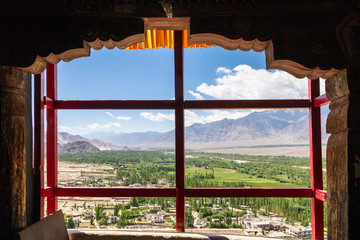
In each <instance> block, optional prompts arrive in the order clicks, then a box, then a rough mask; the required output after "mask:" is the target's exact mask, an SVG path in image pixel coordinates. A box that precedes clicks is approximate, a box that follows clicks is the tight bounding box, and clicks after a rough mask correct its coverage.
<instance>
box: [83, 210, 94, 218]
mask: <svg viewBox="0 0 360 240" xmlns="http://www.w3.org/2000/svg"><path fill="white" fill-rule="evenodd" d="M92 213H93V212H92V210H90V209H82V210H81V215H82V216H83V218H84V219H89V218H90V216H91V214H92Z"/></svg>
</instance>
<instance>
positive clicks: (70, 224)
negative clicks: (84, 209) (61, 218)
mask: <svg viewBox="0 0 360 240" xmlns="http://www.w3.org/2000/svg"><path fill="white" fill-rule="evenodd" d="M66 227H67V228H75V223H74V219H73V217H69V218H68V220H67V221H66Z"/></svg>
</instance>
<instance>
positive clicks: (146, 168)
mask: <svg viewBox="0 0 360 240" xmlns="http://www.w3.org/2000/svg"><path fill="white" fill-rule="evenodd" d="M191 155H192V156H193V157H191V158H186V166H187V167H199V168H203V169H204V168H205V169H206V170H205V171H202V172H195V173H187V174H186V178H185V181H186V183H185V184H186V186H187V187H199V188H200V187H202V188H213V187H251V184H249V183H247V184H245V183H243V182H235V181H234V182H229V181H218V180H217V179H216V178H215V174H216V173H215V172H214V169H215V168H222V169H232V170H235V171H237V172H240V173H243V174H248V175H249V176H252V177H256V178H264V179H271V180H275V181H278V182H279V183H292V184H295V185H298V186H299V187H309V186H310V171H309V169H307V167H309V158H298V157H288V156H248V155H239V154H216V153H211V154H210V153H191ZM174 159H175V155H174V153H169V152H166V153H165V152H161V151H102V152H98V153H64V154H60V155H59V160H60V161H69V162H77V163H97V164H110V165H112V166H113V167H114V169H116V177H115V178H117V179H123V180H124V185H126V186H128V185H131V184H134V183H140V184H142V185H146V184H149V183H152V184H156V183H158V182H159V180H160V179H166V180H167V181H168V183H169V185H170V187H171V186H174V185H175V160H174ZM236 160H240V161H236ZM96 181H97V182H99V181H100V180H96ZM220 199H221V200H219V199H212V198H208V199H190V200H189V202H190V206H191V207H192V208H193V209H194V210H196V211H198V212H199V213H200V217H202V216H204V217H211V216H214V215H215V214H214V213H211V209H210V208H209V207H210V206H212V205H214V204H217V205H220V206H224V207H226V205H229V206H230V207H232V208H237V207H238V206H240V205H249V206H251V208H252V209H253V210H254V211H262V212H261V214H265V215H267V214H269V213H270V212H272V213H277V214H279V215H280V216H284V217H286V218H287V219H288V220H289V221H300V222H302V223H303V225H306V224H308V223H309V222H310V219H311V217H310V216H311V204H310V200H309V199H301V198H300V199H284V198H229V199H222V198H220ZM168 201H170V202H171V203H172V205H175V202H174V201H175V199H173V198H170V199H168V198H132V200H131V203H130V204H129V205H128V206H125V205H121V206H115V208H114V215H118V214H119V211H120V210H121V211H122V212H124V213H125V214H121V215H120V216H121V217H120V220H119V222H121V223H119V225H118V226H119V227H120V226H124V225H127V224H132V223H133V222H134V219H136V218H137V217H138V216H137V215H136V214H135V213H134V214H130V213H129V210H128V209H129V208H130V205H131V206H140V205H145V204H158V205H160V206H161V207H162V209H164V210H165V211H166V210H167V208H168V205H167V202H168ZM237 213H238V212H236V214H237ZM224 214H226V213H224ZM233 214H234V216H235V215H236V214H235V212H234V213H233ZM123 215H124V216H123ZM186 216H187V217H186V219H187V220H186V221H187V224H188V226H191V225H192V224H193V221H194V220H193V219H191V218H193V216H192V214H189V213H188V211H187V215H186ZM219 217H221V216H219ZM231 217H232V216H230V217H229V216H225V215H224V216H222V217H221V219H222V223H221V224H225V226H226V227H229V226H230V225H232V226H235V225H234V224H233V223H231V224H230V220H231ZM229 218H230V220H229ZM95 219H96V220H97V221H98V222H99V221H100V222H103V223H105V222H107V221H106V220H107V218H106V214H104V212H103V210H102V207H101V206H97V207H96V208H95ZM102 219H104V220H102ZM219 224H220V223H213V226H214V227H224V226H223V225H221V224H220V225H221V226H220V225H219ZM217 225H219V226H217Z"/></svg>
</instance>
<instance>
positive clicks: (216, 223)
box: [185, 198, 311, 238]
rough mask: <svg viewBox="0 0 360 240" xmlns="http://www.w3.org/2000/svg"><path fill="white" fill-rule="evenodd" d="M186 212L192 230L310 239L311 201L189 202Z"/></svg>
mask: <svg viewBox="0 0 360 240" xmlns="http://www.w3.org/2000/svg"><path fill="white" fill-rule="evenodd" d="M185 211H186V228H189V230H190V229H191V230H193V229H200V228H207V229H206V232H214V233H232V234H240V235H257V236H267V237H275V238H288V237H309V236H310V237H311V200H310V199H304V198H292V199H291V198H290V199H288V198H189V199H187V205H186V210H185ZM190 213H191V214H190ZM230 229H231V230H230Z"/></svg>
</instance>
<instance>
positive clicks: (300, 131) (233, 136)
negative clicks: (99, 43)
mask: <svg viewBox="0 0 360 240" xmlns="http://www.w3.org/2000/svg"><path fill="white" fill-rule="evenodd" d="M328 112H329V110H327V109H325V108H324V109H322V139H323V142H324V141H326V140H327V138H328V135H327V134H326V133H325V122H326V117H327V114H328ZM59 134H60V135H62V136H61V138H60V136H59V142H60V141H61V140H62V141H67V142H69V141H70V140H76V141H84V140H85V141H89V142H91V143H93V144H94V145H95V146H97V147H99V146H101V147H99V148H100V149H101V148H103V149H116V148H117V147H118V146H129V147H145V148H147V147H174V142H175V131H174V130H172V131H169V132H164V133H161V132H134V133H116V132H95V133H90V134H88V135H85V136H84V137H83V136H79V135H75V136H74V135H71V134H68V133H59ZM95 138H96V139H95ZM89 139H92V140H89ZM185 142H186V144H187V145H188V146H193V147H196V146H201V145H208V144H225V145H229V144H230V145H234V144H235V145H237V146H253V145H281V144H308V143H309V113H308V110H307V109H304V110H303V109H291V110H288V109H286V110H285V109H279V110H265V111H258V112H253V113H251V114H249V115H247V116H245V117H243V118H239V119H223V120H221V121H216V122H210V123H206V124H201V123H196V124H193V125H191V126H189V127H186V128H185Z"/></svg>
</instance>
